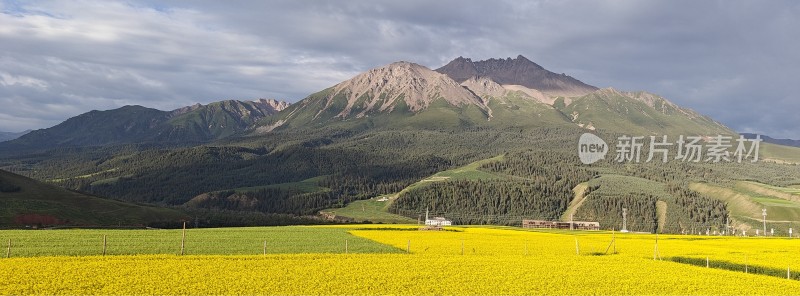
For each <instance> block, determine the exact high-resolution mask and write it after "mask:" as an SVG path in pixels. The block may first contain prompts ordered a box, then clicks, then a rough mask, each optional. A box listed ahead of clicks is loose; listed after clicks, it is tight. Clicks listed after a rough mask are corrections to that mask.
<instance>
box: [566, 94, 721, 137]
mask: <svg viewBox="0 0 800 296" xmlns="http://www.w3.org/2000/svg"><path fill="white" fill-rule="evenodd" d="M553 105H554V106H555V107H556V108H557V109H559V110H560V111H561V112H562V113H564V115H566V116H568V117H569V119H570V120H571V121H572V122H574V123H575V124H578V125H580V126H583V127H588V128H592V129H598V130H603V131H610V132H618V133H625V134H629V135H686V136H691V135H719V134H723V135H734V134H736V133H735V132H733V131H731V130H730V129H728V128H727V127H725V126H724V125H722V124H720V123H717V122H715V121H714V120H712V119H711V118H709V117H707V116H704V115H701V114H699V113H697V112H695V111H692V110H690V109H686V108H683V107H680V106H678V105H675V104H673V103H672V102H669V101H667V100H666V99H664V98H662V97H659V96H657V95H654V94H650V93H646V92H620V91H617V90H615V89H612V88H605V89H601V90H598V91H595V92H593V93H591V94H588V95H586V96H582V97H577V98H558V99H557V100H556V102H555V103H554V104H553Z"/></svg>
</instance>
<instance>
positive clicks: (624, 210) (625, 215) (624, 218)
mask: <svg viewBox="0 0 800 296" xmlns="http://www.w3.org/2000/svg"><path fill="white" fill-rule="evenodd" d="M619 232H628V209H627V208H622V229H621V230H620V231H619Z"/></svg>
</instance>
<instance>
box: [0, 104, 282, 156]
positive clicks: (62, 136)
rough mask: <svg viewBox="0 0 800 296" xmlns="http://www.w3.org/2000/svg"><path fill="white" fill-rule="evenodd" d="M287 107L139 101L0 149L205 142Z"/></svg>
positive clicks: (72, 120)
mask: <svg viewBox="0 0 800 296" xmlns="http://www.w3.org/2000/svg"><path fill="white" fill-rule="evenodd" d="M286 106H287V104H286V103H284V102H278V101H274V100H259V101H234V100H228V101H221V102H216V103H211V104H208V105H199V104H197V105H194V106H189V107H184V108H181V109H178V110H174V111H160V110H156V109H151V108H145V107H142V106H125V107H121V108H118V109H113V110H107V111H96V110H95V111H91V112H88V113H84V114H81V115H78V116H76V117H73V118H70V119H68V120H66V121H64V122H63V123H61V124H58V125H56V126H54V127H51V128H47V129H42V130H37V131H32V132H30V133H28V134H26V135H24V136H22V137H20V138H18V139H16V140H12V141H8V142H3V143H0V151H10V152H14V151H23V152H25V151H28V150H32V149H38V150H41V149H47V148H63V147H84V146H112V145H121V144H137V143H159V144H173V145H174V144H179V145H180V144H197V143H204V142H208V141H211V140H216V139H221V138H225V137H228V136H231V135H234V134H236V133H240V132H242V131H244V130H246V129H248V128H250V127H252V126H253V124H254V123H255V122H256V121H258V120H260V119H262V118H264V117H268V116H271V115H272V114H275V113H277V112H278V111H280V110H282V109H283V108H285V107H286Z"/></svg>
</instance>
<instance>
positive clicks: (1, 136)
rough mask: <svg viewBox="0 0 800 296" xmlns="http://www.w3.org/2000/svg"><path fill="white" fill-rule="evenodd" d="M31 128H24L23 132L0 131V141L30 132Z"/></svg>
mask: <svg viewBox="0 0 800 296" xmlns="http://www.w3.org/2000/svg"><path fill="white" fill-rule="evenodd" d="M30 132H31V130H26V131H23V132H18V133H12V132H0V142H4V141H10V140H13V139H16V138H19V137H22V136H24V135H25V134H27V133H30Z"/></svg>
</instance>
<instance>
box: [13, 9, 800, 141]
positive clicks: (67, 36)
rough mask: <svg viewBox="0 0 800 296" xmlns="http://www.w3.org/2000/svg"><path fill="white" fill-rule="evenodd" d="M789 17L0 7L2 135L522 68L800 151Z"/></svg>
mask: <svg viewBox="0 0 800 296" xmlns="http://www.w3.org/2000/svg"><path fill="white" fill-rule="evenodd" d="M430 2H433V3H430ZM798 15H800V2H798V1H765V2H762V1H728V0H726V1H508V2H503V1H481V2H478V1H427V0H422V1H329V2H328V1H243V2H232V1H216V0H210V1H165V2H156V1H124V2H122V1H120V2H116V1H96V2H95V1H53V2H50V1H31V2H28V1H5V0H3V1H2V2H0V106H2V108H0V131H21V130H25V129H38V128H45V127H49V126H52V125H55V124H58V123H59V122H61V121H63V120H65V119H67V118H69V117H72V116H75V115H78V114H81V113H84V112H87V111H90V110H94V109H97V110H106V109H113V108H117V107H120V106H124V105H131V104H137V105H143V106H147V107H153V108H157V109H162V110H172V109H175V108H178V107H181V106H186V105H190V104H193V103H208V102H212V101H218V100H222V99H255V98H277V99H283V100H287V101H289V102H296V101H298V100H300V99H302V98H304V97H305V96H306V95H308V94H310V93H312V92H315V91H318V90H321V89H323V88H325V87H328V86H331V85H333V84H336V83H338V82H340V81H342V80H345V79H348V78H349V77H351V76H353V75H355V74H357V73H359V72H361V71H364V70H367V69H370V68H373V67H377V66H381V65H384V64H388V63H391V62H394V61H399V60H405V61H413V62H417V63H419V64H422V65H426V66H428V67H431V68H437V67H439V66H442V65H444V64H446V63H447V62H448V61H449V60H452V59H453V58H455V57H458V56H464V57H471V58H472V59H473V60H481V59H487V58H492V57H497V58H501V57H516V56H517V55H519V54H522V55H524V56H526V57H527V58H529V59H531V60H533V61H535V62H537V63H538V64H540V65H542V66H544V67H545V68H547V69H549V70H551V71H553V72H556V73H567V74H569V75H571V76H573V77H576V78H578V79H580V80H582V81H583V82H586V83H588V84H591V85H595V86H598V87H608V86H613V87H615V88H618V89H623V90H647V91H650V92H654V93H657V94H660V95H662V96H665V97H666V98H668V99H670V100H672V101H674V102H676V103H678V104H680V105H683V106H686V107H690V108H693V109H695V110H698V111H700V112H701V113H704V114H707V115H710V116H712V117H713V118H715V119H717V120H718V121H721V122H722V123H724V124H726V125H728V126H730V127H732V128H734V129H735V130H737V131H743V132H760V133H765V134H767V135H771V136H773V137H787V138H800V98H799V97H798V94H800V88H799V87H798V85H800V81H798V79H800V54H798V53H799V52H800V38H799V37H800V17H797V16H798Z"/></svg>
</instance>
